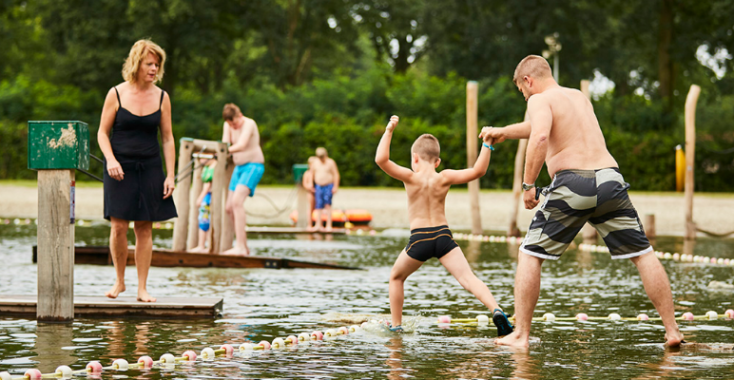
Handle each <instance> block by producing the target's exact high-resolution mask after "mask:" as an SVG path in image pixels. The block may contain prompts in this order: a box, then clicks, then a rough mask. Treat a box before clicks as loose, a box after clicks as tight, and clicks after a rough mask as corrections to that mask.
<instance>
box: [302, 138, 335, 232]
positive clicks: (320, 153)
mask: <svg viewBox="0 0 734 380" xmlns="http://www.w3.org/2000/svg"><path fill="white" fill-rule="evenodd" d="M308 169H309V170H310V171H311V172H312V173H313V182H314V198H316V204H315V205H314V209H315V210H316V224H315V225H314V226H313V227H311V230H316V231H321V230H322V227H323V226H322V224H321V212H322V211H324V212H326V231H327V232H328V231H331V230H332V228H331V200H332V196H333V195H334V194H336V192H337V190H339V168H337V166H336V162H335V161H334V160H333V159H331V158H329V153H328V152H327V151H326V148H323V147H318V148H316V157H311V158H309V159H308Z"/></svg>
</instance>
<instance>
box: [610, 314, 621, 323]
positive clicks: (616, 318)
mask: <svg viewBox="0 0 734 380" xmlns="http://www.w3.org/2000/svg"><path fill="white" fill-rule="evenodd" d="M621 319H622V316H620V315H619V314H617V313H612V314H609V320H610V321H619V320H621Z"/></svg>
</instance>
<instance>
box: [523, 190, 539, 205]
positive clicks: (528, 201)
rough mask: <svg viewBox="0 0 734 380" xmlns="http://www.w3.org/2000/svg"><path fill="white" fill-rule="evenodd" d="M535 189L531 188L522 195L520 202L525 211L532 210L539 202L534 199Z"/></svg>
mask: <svg viewBox="0 0 734 380" xmlns="http://www.w3.org/2000/svg"><path fill="white" fill-rule="evenodd" d="M536 191H538V189H537V188H535V187H533V188H532V189H530V190H526V191H525V192H524V193H523V195H522V200H523V202H525V209H527V210H532V209H534V208H535V206H537V205H538V203H539V201H538V200H536V199H535V192H536Z"/></svg>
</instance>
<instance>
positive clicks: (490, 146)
mask: <svg viewBox="0 0 734 380" xmlns="http://www.w3.org/2000/svg"><path fill="white" fill-rule="evenodd" d="M482 146H483V147H485V148H489V150H494V146H493V145H489V144H487V143H482Z"/></svg>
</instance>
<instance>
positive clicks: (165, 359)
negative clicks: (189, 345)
mask: <svg viewBox="0 0 734 380" xmlns="http://www.w3.org/2000/svg"><path fill="white" fill-rule="evenodd" d="M160 362H161V363H163V364H176V357H175V356H173V355H172V354H163V355H161V359H160Z"/></svg>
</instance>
